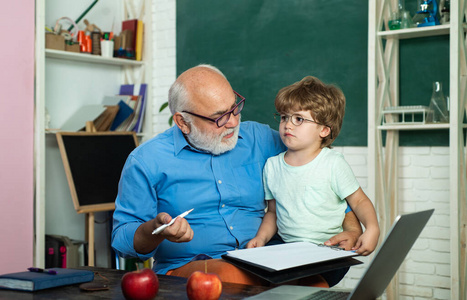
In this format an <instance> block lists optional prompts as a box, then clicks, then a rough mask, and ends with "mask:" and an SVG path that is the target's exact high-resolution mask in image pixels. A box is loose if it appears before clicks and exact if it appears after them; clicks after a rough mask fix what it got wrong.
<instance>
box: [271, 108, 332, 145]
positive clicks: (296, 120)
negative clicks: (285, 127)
mask: <svg viewBox="0 0 467 300" xmlns="http://www.w3.org/2000/svg"><path fill="white" fill-rule="evenodd" d="M274 119H275V120H276V121H277V122H279V123H286V122H288V121H289V120H290V122H292V124H294V125H295V126H300V125H302V124H303V122H305V121H306V122H310V123H315V124H318V125H323V126H326V127H329V130H330V131H331V134H330V137H331V139H332V128H331V126H329V125H325V124H323V123H319V122H316V121H314V120H310V119H305V118H304V117H302V116H300V115H296V114H293V115H291V116H290V115H284V114H278V113H275V114H274Z"/></svg>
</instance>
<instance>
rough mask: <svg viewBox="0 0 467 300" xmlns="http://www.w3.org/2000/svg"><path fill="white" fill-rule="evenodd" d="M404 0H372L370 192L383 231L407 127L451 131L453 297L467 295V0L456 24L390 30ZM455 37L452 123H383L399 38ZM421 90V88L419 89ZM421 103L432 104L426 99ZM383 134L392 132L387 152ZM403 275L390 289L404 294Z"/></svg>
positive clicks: (394, 95)
mask: <svg viewBox="0 0 467 300" xmlns="http://www.w3.org/2000/svg"><path fill="white" fill-rule="evenodd" d="M397 5H398V1H393V0H377V1H373V0H370V1H369V30H368V33H369V35H368V155H369V158H368V161H369V163H368V165H369V172H368V178H369V194H370V196H371V198H372V199H376V206H377V211H378V216H379V218H380V225H381V228H382V235H383V236H384V233H386V231H387V230H388V228H389V226H390V223H391V222H392V220H394V218H395V216H396V215H397V213H398V195H397V194H398V178H399V177H398V150H399V149H398V148H399V132H400V131H402V130H414V131H417V130H420V131H421V130H437V129H448V130H449V157H450V158H449V189H450V192H449V193H450V195H449V197H450V228H451V229H450V232H451V235H450V276H451V278H450V279H451V280H450V283H451V286H450V289H451V291H450V293H451V297H450V298H451V299H465V298H466V222H467V208H466V205H467V202H466V163H465V161H466V158H465V140H464V135H463V132H464V129H465V128H466V126H465V124H463V121H464V116H465V108H466V86H467V83H466V76H467V66H466V42H465V29H466V24H465V23H463V22H464V17H465V5H466V3H465V0H451V22H450V24H445V25H438V26H431V27H419V28H409V29H400V30H392V31H389V30H384V28H386V29H387V28H388V27H387V21H388V18H389V15H390V13H391V11H392V10H393V8H396V7H397ZM435 35H449V86H450V88H449V95H450V112H449V115H450V121H449V123H446V124H420V125H415V124H408V125H407V124H394V125H388V124H386V125H382V118H383V114H382V110H383V108H384V107H387V106H398V105H399V84H400V83H399V54H400V52H399V40H401V39H415V38H417V39H422V38H424V37H429V36H435ZM414 88H416V87H414ZM420 104H421V105H426V104H427V103H426V100H424V102H423V103H420ZM383 132H386V138H385V146H384V150H383V134H382V133H383ZM398 286H399V284H398V280H397V276H396V278H395V279H394V280H393V282H392V283H391V285H390V286H389V287H388V289H387V291H386V292H387V296H388V299H395V298H398V295H399V291H398Z"/></svg>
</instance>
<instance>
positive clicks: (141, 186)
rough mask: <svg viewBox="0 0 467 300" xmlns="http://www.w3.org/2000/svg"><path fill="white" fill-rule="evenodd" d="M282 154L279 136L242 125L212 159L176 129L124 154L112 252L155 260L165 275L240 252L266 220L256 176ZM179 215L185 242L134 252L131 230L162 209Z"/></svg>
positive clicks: (259, 177)
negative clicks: (189, 236)
mask: <svg viewBox="0 0 467 300" xmlns="http://www.w3.org/2000/svg"><path fill="white" fill-rule="evenodd" d="M284 150H285V147H284V145H283V144H282V142H281V140H280V137H279V134H278V132H276V131H274V130H272V129H271V128H269V126H267V125H262V124H259V123H256V122H242V123H241V124H240V132H239V139H238V142H237V145H236V146H235V148H234V149H233V150H231V151H229V152H226V153H224V154H221V155H212V154H210V153H206V152H202V151H199V150H196V149H194V148H192V147H191V146H190V145H189V144H188V143H187V142H186V140H185V138H184V136H183V134H182V132H181V131H180V129H179V128H178V127H172V128H171V129H169V130H167V131H166V132H164V133H162V134H159V135H158V136H156V137H155V138H153V139H151V140H149V141H147V142H145V143H144V144H142V145H141V146H139V147H138V148H137V149H135V150H134V151H133V152H132V153H131V154H130V156H129V157H128V159H127V161H126V163H125V166H124V168H123V171H122V175H121V179H120V183H119V189H118V190H119V191H118V196H117V199H116V203H115V206H116V209H115V213H114V224H113V231H112V247H113V248H114V249H115V250H116V251H117V253H118V254H119V255H120V256H122V257H139V258H140V259H142V260H146V259H148V258H150V257H154V259H155V270H156V271H157V272H158V273H160V274H165V273H166V272H167V271H168V270H170V269H175V268H178V267H180V266H182V265H184V264H186V263H188V262H189V261H190V260H191V259H193V257H195V256H196V255H198V254H206V255H209V256H211V257H213V258H220V256H221V255H222V254H225V252H226V251H229V250H234V249H236V248H244V247H245V246H246V244H247V242H248V241H249V240H250V239H252V238H253V237H254V236H255V235H256V232H257V230H258V228H259V225H260V224H261V220H262V217H263V216H264V209H265V206H266V204H265V201H264V191H263V183H262V171H263V167H264V164H265V163H266V160H267V159H268V158H269V157H271V156H274V155H277V154H278V153H280V152H282V151H284ZM191 208H194V210H193V211H192V212H191V213H190V214H189V215H188V216H186V217H185V219H186V220H187V221H188V223H189V224H190V226H191V228H192V229H193V232H194V237H193V240H191V241H190V242H187V243H173V242H170V241H168V240H165V241H163V242H162V243H161V244H160V245H159V246H158V247H157V248H156V249H155V250H154V251H152V252H151V253H137V252H136V251H135V249H134V248H133V237H134V235H135V232H136V229H137V228H138V227H139V226H140V225H141V224H142V223H144V222H146V221H149V220H151V219H153V218H155V217H156V215H157V214H158V213H160V212H167V213H169V214H170V215H171V216H172V217H175V216H177V215H179V214H180V213H182V212H184V211H187V210H189V209H191Z"/></svg>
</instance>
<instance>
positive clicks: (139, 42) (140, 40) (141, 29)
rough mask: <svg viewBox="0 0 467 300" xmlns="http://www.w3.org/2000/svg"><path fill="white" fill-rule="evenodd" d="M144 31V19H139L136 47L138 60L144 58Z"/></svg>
mask: <svg viewBox="0 0 467 300" xmlns="http://www.w3.org/2000/svg"><path fill="white" fill-rule="evenodd" d="M143 32H144V25H143V21H141V20H138V23H137V25H136V48H135V56H136V60H142V59H143Z"/></svg>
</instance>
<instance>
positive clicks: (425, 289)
mask: <svg viewBox="0 0 467 300" xmlns="http://www.w3.org/2000/svg"><path fill="white" fill-rule="evenodd" d="M175 4H176V1H175V0H169V1H162V0H156V1H154V6H153V7H154V11H153V17H154V27H153V31H154V45H153V49H154V51H153V52H154V57H153V62H154V65H153V70H154V75H153V76H154V77H153V86H154V89H153V95H154V98H155V101H154V102H155V105H154V132H155V133H160V132H162V131H164V130H165V129H167V128H168V125H167V119H168V118H169V115H170V114H169V111H168V109H167V110H165V111H164V112H163V113H158V112H159V107H160V105H161V104H162V103H163V102H165V101H166V100H167V92H168V89H169V87H170V85H171V84H172V82H173V81H174V80H175V76H176V48H175V46H176V43H175V42H176V39H175V34H176V28H175V27H176V23H175V16H176V11H175V9H176V7H175ZM344 125H345V124H344ZM335 149H336V150H338V151H340V152H342V153H343V154H344V156H345V158H346V159H347V161H348V162H349V163H350V165H351V166H352V169H353V171H354V173H355V175H356V176H357V179H358V180H359V182H360V184H361V186H362V188H363V189H364V190H365V189H366V188H367V187H368V180H367V178H368V161H367V148H366V147H336V148H335ZM448 155H449V151H448V148H447V147H402V148H401V151H400V158H399V163H400V165H399V168H400V169H399V173H400V179H399V189H400V190H399V197H400V206H399V207H400V213H408V212H413V211H418V210H424V209H428V208H435V213H434V215H433V217H432V218H431V219H430V221H429V223H428V225H427V227H426V228H425V229H424V231H423V232H422V234H421V236H420V238H419V239H418V240H417V242H416V244H415V245H414V247H413V249H412V250H411V251H410V253H409V255H408V257H407V259H406V260H405V262H404V264H403V265H402V267H401V268H400V276H399V281H400V293H401V297H400V299H449V298H450V273H449V272H450V248H449V173H448V172H449V156H448ZM372 200H374V199H372ZM362 261H365V262H367V261H368V258H363V259H362ZM366 266H367V264H366V263H365V264H364V265H361V266H356V267H352V268H351V270H350V271H349V273H348V274H347V276H346V277H345V279H344V280H343V281H342V282H341V283H340V284H339V286H340V287H348V288H352V287H354V286H355V285H356V284H357V282H358V280H359V278H360V277H361V275H362V274H363V271H364V269H365V267H366Z"/></svg>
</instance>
